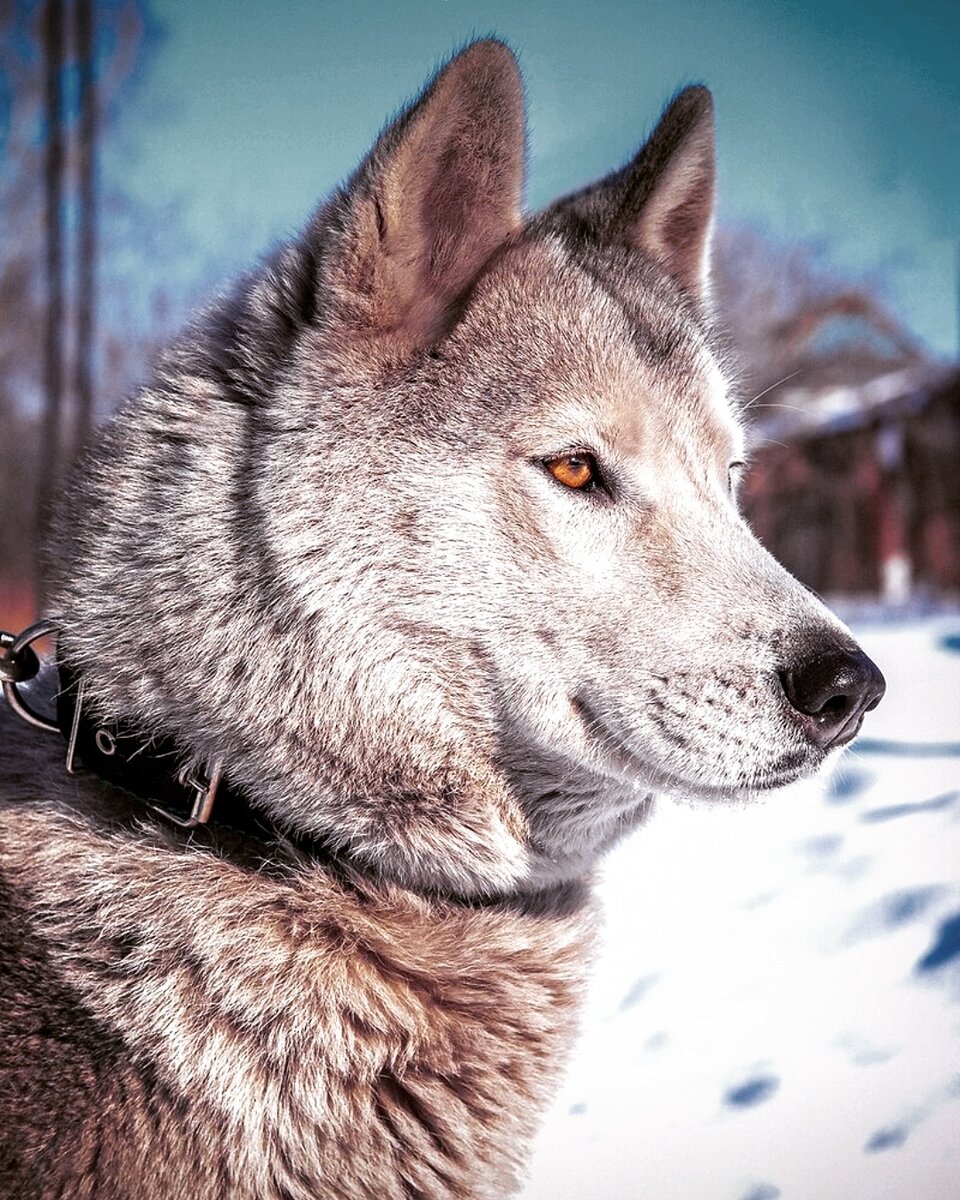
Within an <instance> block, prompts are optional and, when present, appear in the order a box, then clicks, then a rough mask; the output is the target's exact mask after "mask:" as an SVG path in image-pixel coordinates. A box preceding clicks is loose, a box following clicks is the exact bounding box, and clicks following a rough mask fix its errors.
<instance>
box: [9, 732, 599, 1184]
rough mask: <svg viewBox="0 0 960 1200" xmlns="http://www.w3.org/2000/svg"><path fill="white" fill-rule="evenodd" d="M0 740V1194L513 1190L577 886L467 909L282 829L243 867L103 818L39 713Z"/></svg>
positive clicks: (568, 978) (103, 805) (555, 1058)
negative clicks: (59, 760)
mask: <svg viewBox="0 0 960 1200" xmlns="http://www.w3.org/2000/svg"><path fill="white" fill-rule="evenodd" d="M3 740H4V745H5V748H7V750H8V751H9V749H10V748H13V750H14V762H13V763H12V768H13V771H12V773H13V776H14V778H16V777H18V776H19V777H20V779H21V785H20V791H19V795H18V799H17V801H16V802H15V803H14V804H12V805H10V806H9V807H6V808H2V809H0V847H2V850H0V867H2V875H3V878H4V879H5V880H6V885H7V887H8V888H9V889H10V895H9V897H8V902H7V903H8V908H7V911H9V912H10V914H11V919H12V922H13V925H12V929H13V930H14V931H15V932H14V933H12V934H11V937H10V938H8V939H5V945H6V948H7V951H8V953H9V955H10V964H12V966H11V965H10V964H7V966H6V967H5V968H4V970H3V971H2V972H0V976H2V978H3V983H0V993H5V994H4V995H3V996H2V1000H3V1009H4V1013H5V1017H4V1022H3V1026H2V1029H0V1039H2V1042H0V1048H2V1051H3V1052H2V1054H0V1061H2V1064H3V1075H2V1078H3V1080H4V1081H7V1082H9V1075H8V1070H9V1065H10V1064H12V1063H16V1064H17V1069H18V1071H19V1072H20V1077H21V1081H22V1082H21V1087H22V1093H21V1101H20V1102H18V1103H19V1104H20V1107H21V1110H20V1111H17V1112H16V1113H13V1112H11V1113H4V1114H3V1128H4V1130H8V1129H9V1128H10V1127H11V1124H12V1123H13V1121H14V1118H16V1125H17V1126H18V1128H19V1130H20V1132H18V1134H17V1143H16V1147H15V1148H14V1151H12V1152H11V1153H15V1154H16V1158H17V1159H18V1161H19V1166H18V1167H17V1169H16V1173H15V1174H13V1175H11V1174H10V1172H11V1171H12V1170H13V1169H14V1168H13V1167H12V1166H11V1165H10V1162H9V1160H5V1159H4V1157H3V1154H4V1148H3V1146H2V1145H0V1180H3V1182H4V1184H5V1186H6V1188H7V1189H8V1190H5V1193H4V1194H6V1195H16V1196H18V1197H21V1198H24V1200H25V1198H26V1197H27V1196H33V1195H36V1196H37V1197H43V1198H45V1197H48V1196H49V1197H53V1196H60V1195H70V1196H71V1197H87V1196H89V1197H103V1196H107V1195H109V1196H112V1197H116V1198H121V1197H130V1198H132V1197H137V1198H138V1200H153V1198H154V1197H156V1198H157V1200H160V1198H166V1200H172V1198H173V1197H180V1196H183V1195H187V1194H189V1195H190V1196H191V1197H192V1198H196V1200H200V1198H204V1197H210V1198H211V1200H212V1198H213V1197H220V1196H224V1195H229V1196H231V1197H236V1198H238V1200H242V1198H243V1197H249V1200H273V1198H276V1200H281V1198H282V1200H294V1198H297V1200H300V1198H302V1200H308V1198H309V1200H317V1198H318V1197H329V1198H330V1200H333V1198H334V1197H337V1198H343V1197H369V1198H371V1200H373V1198H374V1197H376V1198H377V1200H393V1198H396V1200H409V1198H410V1197H415V1196H416V1197H424V1196H429V1197H431V1198H432V1200H442V1198H448V1197H449V1198H451V1200H452V1198H455V1197H456V1198H463V1200H467V1198H468V1197H469V1198H471V1200H475V1198H479V1197H495V1196H502V1195H505V1194H509V1193H511V1192H513V1191H514V1190H515V1189H516V1187H517V1186H518V1185H519V1180H520V1177H521V1165H522V1163H523V1161H524V1159H525V1155H526V1151H527V1149H528V1146H529V1141H530V1137H531V1134H532V1130H533V1127H534V1125H535V1123H536V1120H537V1118H538V1116H539V1114H540V1113H541V1112H542V1110H543V1107H544V1104H545V1103H546V1100H547V1099H548V1098H549V1096H550V1094H551V1093H552V1091H553V1090H554V1088H555V1086H556V1083H557V1078H558V1074H559V1070H560V1064H561V1061H562V1057H563V1054H564V1052H565V1051H566V1049H567V1048H568V1046H569V1044H570V1041H571V1039H572V1036H573V1026H574V1015H573V1014H574V998H575V996H576V995H577V993H578V992H579V991H580V990H581V987H582V982H583V974H584V971H585V969H586V963H587V961H588V959H589V950H588V947H589V942H590V936H591V932H592V919H591V917H590V914H589V910H588V909H585V908H584V906H583V893H582V890H579V889H573V890H572V891H571V890H570V889H564V890H563V891H562V892H556V893H553V894H552V895H549V896H543V897H541V898H540V900H539V901H538V902H529V903H527V904H523V903H518V904H515V905H506V904H502V905H490V906H484V907H479V908H475V907H468V906H464V905H457V904H453V903H448V902H444V901H439V900H437V901H431V900H428V899H425V898H422V897H418V896H415V895H414V894H412V893H410V892H408V891H405V890H403V889H401V888H398V887H396V886H393V885H389V884H383V885H375V884H372V883H370V882H369V881H365V880H361V879H357V878H350V877H347V876H339V875H334V874H331V873H330V872H329V871H328V870H325V869H322V868H319V867H317V866H314V865H311V863H310V862H308V861H304V860H300V859H298V857H297V856H296V854H295V853H293V852H292V851H290V850H289V848H285V847H284V846H283V845H282V844H278V845H277V846H276V847H274V848H273V849H272V850H271V851H270V852H269V855H268V856H267V857H268V859H269V861H267V862H265V863H263V864H262V869H261V870H259V871H253V870H250V869H249V868H247V867H244V866H241V865H239V864H237V863H235V862H233V861H232V859H231V857H230V856H228V855H227V854H225V853H224V852H223V851H222V850H221V851H219V852H218V851H217V850H216V848H213V849H208V848H205V847H204V846H201V845H197V844H191V843H190V841H189V840H186V839H184V838H182V837H181V836H180V835H174V834H173V833H172V832H171V831H169V830H166V829H164V828H162V827H160V826H159V825H155V824H154V823H153V822H150V821H147V822H144V823H143V825H142V827H138V826H137V823H136V822H133V823H131V822H129V821H127V822H119V821H118V820H117V819H116V815H117V814H116V801H115V798H113V799H108V798H107V793H105V792H103V791H102V789H101V788H100V785H98V784H96V783H95V782H81V783H80V784H79V785H76V786H75V785H74V784H73V783H72V782H68V780H67V779H66V777H65V776H62V775H60V774H58V773H57V771H58V768H57V766H56V764H55V763H52V762H51V763H50V765H49V769H48V770H47V771H45V772H44V774H45V777H46V779H47V781H48V782H47V783H46V784H45V785H41V786H38V785H37V783H36V782H34V781H35V780H36V778H37V774H36V770H37V768H36V764H37V760H38V759H39V760H40V762H41V764H43V762H44V759H45V757H47V755H45V753H44V749H43V747H38V746H36V745H30V743H31V742H34V741H35V735H33V734H31V733H29V732H27V733H26V734H25V735H24V734H22V733H20V732H19V731H18V730H17V728H16V727H15V726H14V725H13V724H12V723H11V722H10V721H9V720H6V721H5V722H4V728H3ZM17 751H21V752H22V753H20V754H18V753H17ZM50 753H51V754H52V752H50ZM28 764H29V765H28ZM21 943H22V945H21ZM23 946H28V947H30V955H31V958H30V959H29V960H28V959H27V958H26V957H25V954H24V951H23V948H22V947H23ZM50 980H55V981H56V987H53V986H52V985H51V983H50V982H49V981H50ZM48 1010H49V1011H48ZM81 1013H82V1014H83V1016H80V1014H81ZM88 1026H89V1028H88ZM51 1064H55V1070H56V1074H57V1080H56V1083H54V1081H53V1080H52V1079H51V1080H50V1086H51V1088H55V1089H56V1092H57V1099H56V1103H55V1104H54V1103H52V1101H51V1097H50V1095H49V1094H47V1095H45V1094H44V1079H45V1078H46V1075H45V1072H46V1073H47V1074H49V1072H50V1070H51ZM23 1094H26V1095H27V1096H28V1097H29V1099H28V1100H27V1101H26V1104H27V1110H28V1111H27V1116H26V1119H27V1121H28V1123H29V1124H30V1125H31V1128H33V1129H34V1131H35V1133H36V1135H37V1136H36V1137H35V1138H34V1139H31V1138H30V1137H26V1138H25V1137H24V1135H23V1133H22V1130H23V1127H24V1120H25V1116H24V1112H23V1111H22V1095H23ZM14 1095H16V1091H15V1092H14ZM5 1096H6V1098H7V1099H10V1100H11V1102H12V1100H13V1097H12V1096H11V1095H10V1094H9V1092H8V1089H7V1087H3V1088H0V1100H3V1098H4V1097H5ZM0 1107H2V1108H5V1107H6V1103H5V1102H4V1103H3V1104H2V1105H0ZM30 1114H33V1115H32V1116H31V1115H30ZM2 1141H3V1139H2V1138H0V1143H2ZM171 1163H175V1164H177V1165H176V1168H175V1169H174V1168H171V1166H170V1164H171ZM4 1172H6V1177H5V1178H4ZM10 1188H12V1189H13V1190H12V1191H11V1190H9V1189H10ZM24 1189H26V1190H24ZM31 1189H34V1190H31Z"/></svg>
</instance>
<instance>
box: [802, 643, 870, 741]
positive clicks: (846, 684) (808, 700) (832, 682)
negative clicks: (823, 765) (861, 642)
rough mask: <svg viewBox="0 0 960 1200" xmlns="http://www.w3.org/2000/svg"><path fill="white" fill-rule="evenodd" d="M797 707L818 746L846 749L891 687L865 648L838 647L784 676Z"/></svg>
mask: <svg viewBox="0 0 960 1200" xmlns="http://www.w3.org/2000/svg"><path fill="white" fill-rule="evenodd" d="M780 682H781V683H782V684H783V690H784V692H785V694H786V697H787V699H788V700H789V701H790V703H791V705H792V706H793V707H794V708H795V709H796V710H797V712H798V713H800V714H801V715H802V716H803V719H804V720H803V724H804V727H805V729H806V732H807V735H808V736H809V737H810V739H811V740H812V741H814V742H816V743H817V745H818V746H824V747H826V746H832V745H838V746H840V745H843V744H844V743H845V742H849V741H850V740H851V739H852V738H854V737H855V736H856V734H857V731H858V730H859V728H860V720H861V718H862V717H863V714H864V713H865V712H869V710H870V709H872V708H876V707H877V705H878V704H879V703H880V700H881V698H882V697H883V693H884V692H885V691H886V689H887V685H886V683H885V682H884V679H883V676H882V675H881V674H880V671H879V670H878V668H877V666H876V665H875V664H874V663H873V662H871V661H870V659H869V658H867V656H866V655H865V654H864V652H863V651H862V650H860V649H856V650H841V649H838V648H833V649H830V650H828V651H825V652H823V653H820V654H816V655H813V656H812V657H810V658H807V659H805V660H803V661H802V662H800V663H797V664H796V665H795V666H793V667H791V668H790V669H789V670H787V671H781V672H780Z"/></svg>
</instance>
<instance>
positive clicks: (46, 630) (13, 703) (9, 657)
mask: <svg viewBox="0 0 960 1200" xmlns="http://www.w3.org/2000/svg"><path fill="white" fill-rule="evenodd" d="M59 632H60V625H59V623H58V622H57V621H50V620H47V621H38V622H37V623H36V624H35V625H31V626H29V628H27V629H25V630H24V631H23V633H18V634H17V636H16V637H12V636H11V635H10V634H6V635H5V636H4V637H3V645H2V653H3V657H4V659H5V660H6V661H7V662H9V663H13V664H16V663H17V661H18V660H21V661H22V660H23V659H24V658H25V657H26V655H33V653H34V652H33V650H32V649H31V646H32V644H33V643H34V642H35V641H37V640H38V639H39V638H42V637H47V636H49V635H50V634H57V633H59ZM33 674H35V672H33ZM29 678H32V674H24V675H21V682H22V681H23V680H24V679H29ZM3 694H4V695H5V696H6V698H7V703H8V704H9V705H10V707H11V708H12V709H13V711H14V712H15V713H16V714H17V716H18V717H20V718H21V719H22V720H24V721H26V722H27V724H28V725H33V726H35V727H36V728H37V729H43V730H46V732H47V733H59V732H60V726H59V725H58V724H57V722H56V721H54V720H52V719H51V718H50V717H45V716H43V715H42V714H41V713H38V712H34V711H33V709H32V708H31V707H30V705H29V704H27V702H26V700H24V698H23V697H22V696H21V695H20V693H19V692H18V691H17V681H16V680H15V679H10V678H4V679H3Z"/></svg>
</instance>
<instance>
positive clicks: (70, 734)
mask: <svg viewBox="0 0 960 1200" xmlns="http://www.w3.org/2000/svg"><path fill="white" fill-rule="evenodd" d="M57 669H58V671H59V675H60V686H59V688H58V689H57V725H58V726H59V728H60V732H61V733H62V735H63V737H64V739H65V741H66V743H67V770H68V771H70V772H71V773H73V772H75V771H76V770H77V769H78V767H79V766H82V767H83V768H84V769H85V770H87V771H89V772H90V773H91V774H93V775H96V776H98V777H99V778H100V779H103V780H105V781H106V782H107V783H109V784H111V785H112V786H114V787H117V788H121V789H122V790H123V791H124V792H126V793H127V794H128V795H130V796H133V797H135V798H136V799H137V800H138V801H140V802H141V803H142V804H145V805H146V806H147V807H149V808H151V809H152V810H153V811H154V812H157V813H159V814H160V815H161V816H163V817H165V818H166V819H167V820H168V821H171V822H172V823H173V824H175V825H178V826H180V827H181V828H183V829H193V828H196V827H198V826H203V825H211V827H213V826H226V827H227V828H228V829H230V830H232V831H233V832H235V833H240V834H243V835H244V836H252V837H255V838H257V839H258V840H260V841H275V840H276V839H277V838H278V837H283V838H285V839H286V840H287V841H289V842H292V843H294V844H295V845H297V846H298V847H299V848H300V849H302V850H305V851H308V852H310V853H312V854H314V855H316V854H318V853H323V857H327V854H326V851H325V848H324V847H323V845H322V844H321V843H320V842H319V841H318V840H317V839H316V838H312V837H309V836H305V835H302V834H294V833H292V832H290V831H287V830H284V829H281V828H280V827H278V826H277V825H275V824H274V823H273V822H272V821H271V820H270V818H269V817H268V816H267V815H266V814H265V813H263V812H261V811H259V810H257V809H256V808H254V806H253V805H252V804H251V803H250V801H249V800H248V799H247V797H246V795H245V794H244V793H243V792H241V791H239V790H238V789H237V788H235V787H232V786H231V784H230V783H229V781H228V780H227V779H225V778H224V776H223V771H222V766H221V764H218V763H217V764H212V765H211V766H210V767H208V768H207V769H206V771H202V770H198V769H192V770H190V769H185V768H184V765H183V764H184V759H185V758H186V754H185V752H184V749H183V747H182V746H180V745H178V744H177V742H176V741H174V739H173V738H171V737H164V736H159V737H155V736H149V735H147V734H145V733H143V732H142V731H141V730H139V729H137V728H136V726H135V725H133V724H131V723H130V722H126V721H103V720H100V719H98V718H95V717H94V716H93V715H92V713H91V711H90V706H89V705H88V704H84V700H83V694H84V681H83V679H82V677H81V676H79V675H77V674H75V673H74V672H73V671H72V670H71V668H70V667H69V666H68V665H67V664H66V663H64V662H63V661H58V663H57Z"/></svg>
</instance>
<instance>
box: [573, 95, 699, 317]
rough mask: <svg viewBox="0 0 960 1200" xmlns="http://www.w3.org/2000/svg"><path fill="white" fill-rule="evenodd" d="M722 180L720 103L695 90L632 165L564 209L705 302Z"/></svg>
mask: <svg viewBox="0 0 960 1200" xmlns="http://www.w3.org/2000/svg"><path fill="white" fill-rule="evenodd" d="M715 179H716V157H715V152H714V133H713V100H712V98H711V96H710V93H709V92H708V91H707V89H706V88H704V87H689V88H686V89H685V90H684V91H682V92H680V94H679V95H678V96H676V97H675V98H674V100H673V101H672V102H671V103H670V104H669V105H668V106H667V108H666V109H665V111H664V113H663V116H662V117H661V118H660V121H659V123H658V125H657V127H656V129H654V131H653V133H652V134H651V135H650V138H649V139H648V140H647V142H646V144H645V145H644V146H643V148H642V149H641V150H640V152H639V153H638V154H637V156H636V158H634V159H633V161H632V162H630V163H628V164H627V166H625V167H624V168H623V169H622V170H620V171H617V172H616V173H615V174H613V175H609V176H607V178H606V179H603V180H601V181H600V183H598V184H595V185H594V186H593V187H591V188H588V189H586V190H585V191H583V192H580V193H578V194H577V195H575V196H571V197H569V198H568V199H566V200H562V201H560V203H559V206H558V208H559V209H560V210H561V211H564V212H570V213H573V214H575V215H576V216H577V218H578V225H579V226H580V228H581V229H582V230H583V231H584V232H586V233H587V235H588V236H589V237H591V238H592V239H593V240H595V241H596V242H597V243H598V244H601V245H615V244H620V245H623V244H626V245H628V246H632V247H634V248H635V249H637V250H642V251H643V253H644V254H646V255H648V256H649V257H650V258H652V259H654V260H655V261H656V262H658V263H660V265H661V266H662V267H663V268H664V269H665V270H666V271H667V273H668V274H669V275H672V276H673V278H674V279H676V281H677V282H678V283H679V284H680V285H681V287H683V288H685V289H686V290H687V291H688V292H690V293H691V294H692V295H694V296H696V297H697V298H700V299H705V298H706V296H707V293H708V288H709V270H710V261H709V259H710V234H711V231H712V227H713V205H714V191H715Z"/></svg>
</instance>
